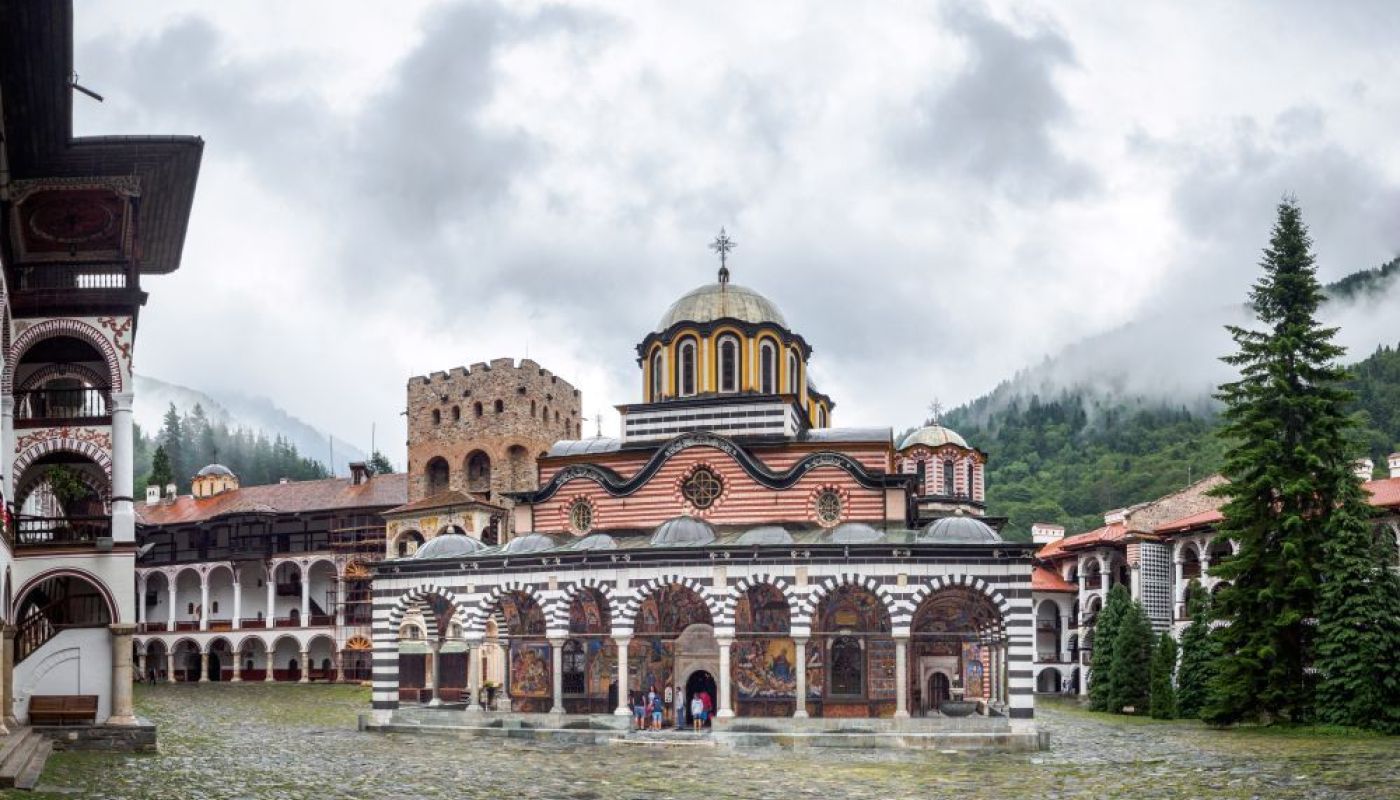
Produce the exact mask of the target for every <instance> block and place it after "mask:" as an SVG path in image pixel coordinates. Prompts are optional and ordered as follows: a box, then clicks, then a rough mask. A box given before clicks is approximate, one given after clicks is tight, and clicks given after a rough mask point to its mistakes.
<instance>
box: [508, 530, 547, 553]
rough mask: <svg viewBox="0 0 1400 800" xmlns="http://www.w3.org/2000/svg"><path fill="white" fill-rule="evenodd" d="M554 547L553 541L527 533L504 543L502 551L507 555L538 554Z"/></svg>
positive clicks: (538, 534) (536, 534) (539, 534)
mask: <svg viewBox="0 0 1400 800" xmlns="http://www.w3.org/2000/svg"><path fill="white" fill-rule="evenodd" d="M553 546H554V540H553V539H551V538H549V537H548V536H545V535H544V534H543V533H527V534H525V535H524V536H519V537H517V538H514V539H511V540H510V541H509V542H506V546H505V547H504V548H502V549H503V551H504V552H507V553H538V552H539V551H541V550H548V549H549V548H551V547H553Z"/></svg>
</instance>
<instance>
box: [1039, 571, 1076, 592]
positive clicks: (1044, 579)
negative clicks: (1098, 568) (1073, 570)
mask: <svg viewBox="0 0 1400 800" xmlns="http://www.w3.org/2000/svg"><path fill="white" fill-rule="evenodd" d="M1031 591H1033V592H1077V591H1079V587H1078V586H1075V585H1074V584H1072V583H1070V582H1069V581H1067V580H1065V579H1064V578H1061V577H1060V576H1059V575H1058V574H1057V573H1055V572H1053V571H1051V570H1048V569H1046V568H1045V567H1036V568H1035V571H1034V572H1032V573H1031Z"/></svg>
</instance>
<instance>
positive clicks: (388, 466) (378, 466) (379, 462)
mask: <svg viewBox="0 0 1400 800" xmlns="http://www.w3.org/2000/svg"><path fill="white" fill-rule="evenodd" d="M369 468H370V469H372V470H374V474H375V475H388V474H389V473H391V472H393V471H394V465H393V464H392V463H391V462H390V461H389V457H388V456H386V455H384V454H383V453H381V452H379V451H378V450H375V451H374V455H371V456H370V457H369Z"/></svg>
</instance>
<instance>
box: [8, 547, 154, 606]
mask: <svg viewBox="0 0 1400 800" xmlns="http://www.w3.org/2000/svg"><path fill="white" fill-rule="evenodd" d="M54 569H68V570H74V571H78V572H84V573H88V574H89V575H91V577H92V578H94V579H96V580H97V581H98V582H100V583H101V584H102V585H103V586H105V587H106V588H107V591H108V592H109V593H110V594H111V596H112V602H114V603H115V604H116V606H117V614H116V619H114V620H112V621H113V622H132V623H134V622H136V560H135V557H134V556H133V554H132V553H130V552H99V551H91V550H90V551H87V552H84V553H73V554H66V555H49V556H32V557H31V556H26V557H24V558H21V559H17V560H15V561H14V563H13V566H12V571H13V575H14V600H16V601H18V600H19V590H20V588H21V587H22V586H24V585H25V584H26V583H28V582H29V580H30V579H31V578H33V577H35V576H36V575H40V574H43V573H45V572H48V571H50V570H54Z"/></svg>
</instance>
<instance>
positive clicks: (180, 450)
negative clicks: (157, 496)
mask: <svg viewBox="0 0 1400 800" xmlns="http://www.w3.org/2000/svg"><path fill="white" fill-rule="evenodd" d="M159 441H160V445H161V447H163V448H165V457H166V458H167V459H169V461H170V472H171V475H172V477H173V476H175V475H183V476H185V477H184V478H182V479H181V480H180V482H181V483H183V482H184V481H187V480H189V478H190V476H191V475H192V474H193V471H192V470H191V469H189V464H187V463H186V461H185V454H186V452H187V450H186V449H185V431H184V426H183V425H182V423H181V421H180V412H179V411H177V410H175V404H174V403H171V404H170V407H169V408H168V409H166V411H165V419H164V424H163V425H162V426H161V429H160V439H159ZM161 485H162V486H164V485H165V484H161Z"/></svg>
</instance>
